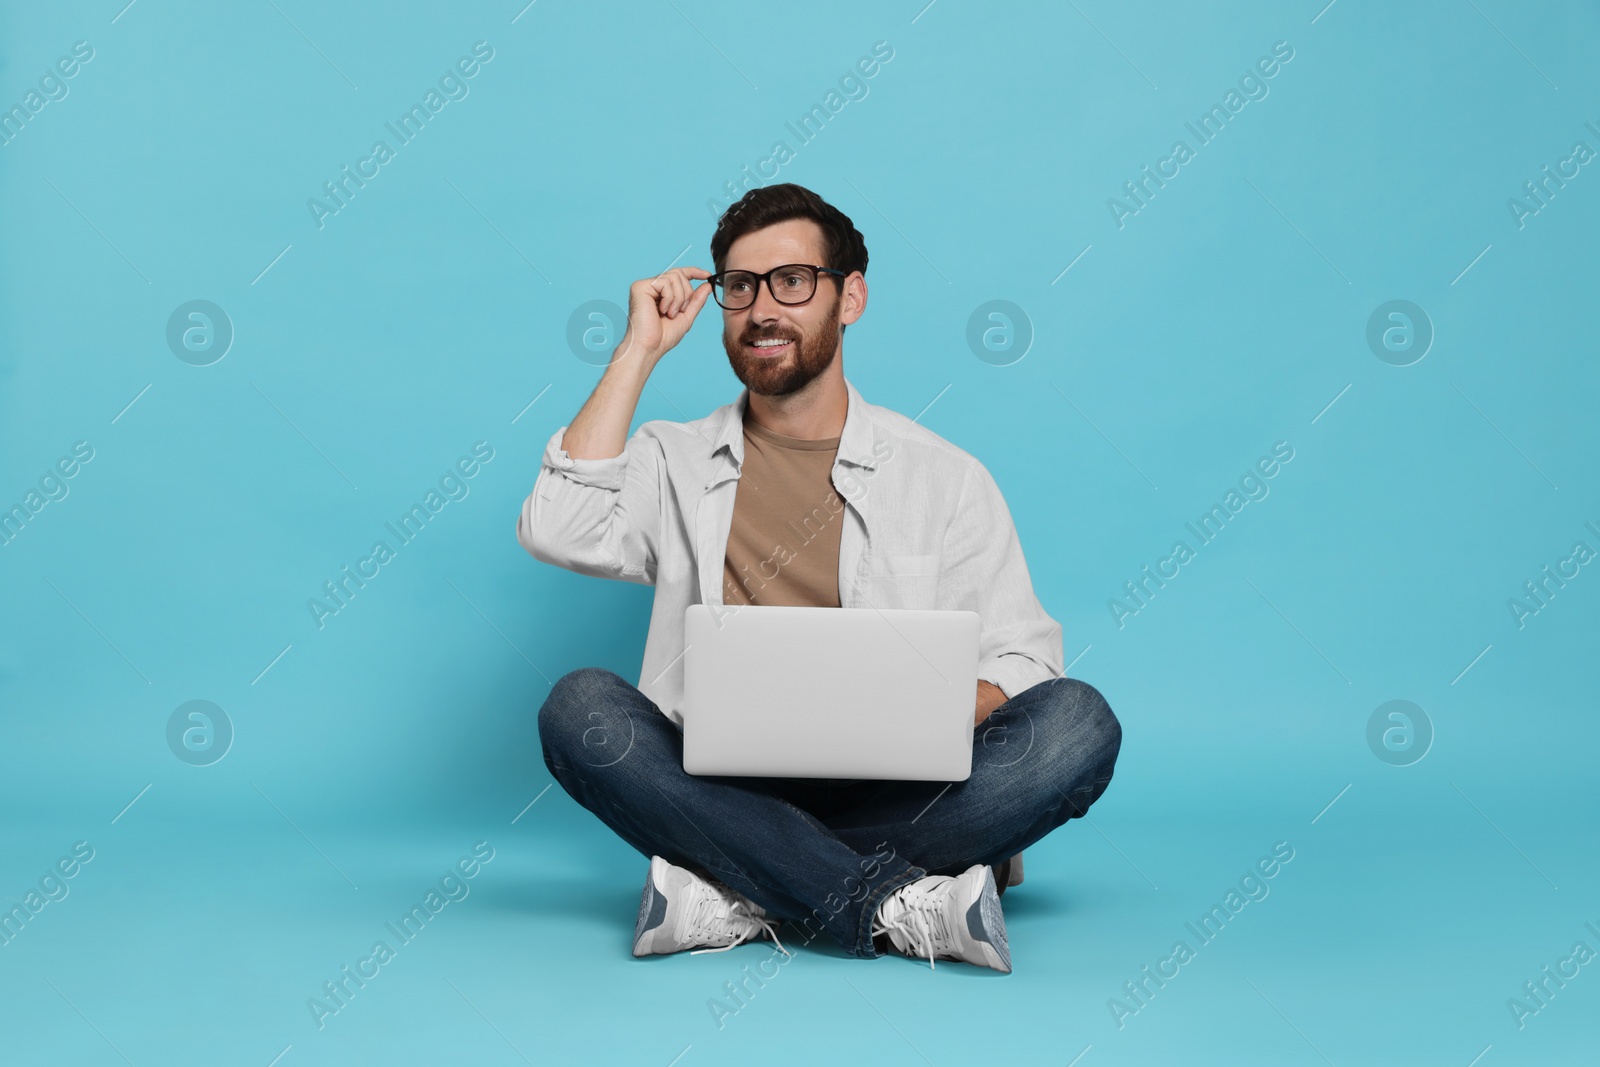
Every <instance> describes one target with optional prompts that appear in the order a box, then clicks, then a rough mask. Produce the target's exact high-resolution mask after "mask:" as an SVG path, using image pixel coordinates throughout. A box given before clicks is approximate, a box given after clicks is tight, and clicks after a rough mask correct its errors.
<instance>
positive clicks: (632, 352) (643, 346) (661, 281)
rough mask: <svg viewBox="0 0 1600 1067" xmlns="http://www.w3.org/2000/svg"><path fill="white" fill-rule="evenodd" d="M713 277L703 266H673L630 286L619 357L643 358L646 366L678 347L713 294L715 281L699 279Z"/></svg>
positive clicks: (653, 365) (620, 358) (654, 363)
mask: <svg viewBox="0 0 1600 1067" xmlns="http://www.w3.org/2000/svg"><path fill="white" fill-rule="evenodd" d="M709 277H711V272H710V271H708V270H704V269H702V268H700V267H672V268H670V269H668V270H664V271H662V272H661V273H660V274H658V275H656V276H655V277H654V278H641V279H640V280H639V281H636V282H634V283H633V285H632V286H630V287H629V288H628V328H627V331H626V332H625V333H624V334H623V335H622V343H621V344H619V345H618V346H617V356H616V361H617V362H621V361H623V360H630V359H635V358H637V359H639V360H642V361H643V366H644V368H645V369H646V370H650V369H653V368H654V367H655V365H656V361H658V360H659V359H660V358H661V357H662V356H664V355H666V354H667V353H668V352H670V351H672V349H674V348H676V347H677V345H678V342H679V341H682V340H683V338H684V335H685V334H687V333H688V332H689V327H691V326H693V325H694V320H695V316H696V315H698V314H699V313H700V309H701V308H703V307H705V304H706V300H707V299H709V298H710V296H711V285H710V283H709V282H707V283H706V284H704V285H701V286H699V287H695V286H694V285H693V281H694V280H695V279H704V278H709Z"/></svg>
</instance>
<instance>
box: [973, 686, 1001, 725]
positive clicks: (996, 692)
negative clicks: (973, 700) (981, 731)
mask: <svg viewBox="0 0 1600 1067" xmlns="http://www.w3.org/2000/svg"><path fill="white" fill-rule="evenodd" d="M1005 702H1006V694H1005V690H1003V689H1001V688H1000V687H999V686H998V685H995V684H994V683H993V682H984V681H980V682H979V683H978V706H977V710H976V712H975V713H974V716H973V723H974V725H976V724H978V723H981V722H983V720H984V719H987V718H988V717H989V713H990V712H992V711H994V709H995V708H998V707H999V706H1000V705H1001V704H1004V703H1005Z"/></svg>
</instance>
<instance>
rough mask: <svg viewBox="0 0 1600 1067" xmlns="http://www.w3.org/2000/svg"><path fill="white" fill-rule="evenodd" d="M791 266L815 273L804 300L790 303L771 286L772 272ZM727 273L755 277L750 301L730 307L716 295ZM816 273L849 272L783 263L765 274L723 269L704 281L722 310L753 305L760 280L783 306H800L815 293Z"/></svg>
mask: <svg viewBox="0 0 1600 1067" xmlns="http://www.w3.org/2000/svg"><path fill="white" fill-rule="evenodd" d="M791 267H805V268H806V269H807V270H811V271H814V272H815V274H813V275H812V278H811V293H810V294H809V295H808V296H807V297H806V298H805V299H804V300H796V301H794V302H793V303H790V302H789V301H787V300H784V299H783V298H782V297H780V296H779V295H778V294H777V291H776V290H774V289H773V288H772V276H773V275H774V274H776V273H778V272H779V271H780V270H789V269H790V268H791ZM729 274H748V275H750V277H752V278H753V279H755V283H754V286H753V288H752V289H751V291H750V303H748V304H745V305H743V306H741V307H736V308H730V307H728V305H727V304H724V303H723V302H722V297H721V296H720V295H718V294H719V293H720V292H721V290H722V288H723V280H724V279H725V278H726V277H727V276H728V275H729ZM817 274H832V275H834V276H836V277H839V278H848V277H849V276H850V275H849V273H848V272H846V271H842V270H835V269H833V268H832V267H819V266H817V265H816V264H815V263H785V264H783V265H782V266H779V267H773V268H772V269H771V270H769V271H767V272H766V273H765V274H757V273H756V272H755V271H753V270H724V271H718V272H717V273H715V274H713V275H712V276H711V277H709V278H707V279H706V281H707V282H709V283H710V284H711V297H712V299H713V300H715V301H716V302H717V306H718V307H720V308H722V309H723V310H724V311H744V310H746V309H748V308H751V307H754V306H755V302H756V298H757V297H759V296H760V295H761V283H762V282H766V283H767V292H769V293H771V294H772V299H774V300H776V301H777V302H778V303H780V304H782V305H783V306H784V307H800V306H801V305H803V304H807V303H809V302H810V301H811V299H812V297H814V296H816V295H817V279H816V275H817ZM841 284H843V283H841Z"/></svg>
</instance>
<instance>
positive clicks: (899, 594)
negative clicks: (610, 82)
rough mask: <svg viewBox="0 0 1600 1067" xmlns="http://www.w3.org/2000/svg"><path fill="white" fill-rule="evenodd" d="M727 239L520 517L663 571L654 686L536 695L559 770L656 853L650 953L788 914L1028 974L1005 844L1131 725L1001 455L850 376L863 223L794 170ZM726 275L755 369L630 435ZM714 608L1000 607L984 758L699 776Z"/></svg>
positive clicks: (849, 936)
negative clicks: (970, 449) (1098, 673)
mask: <svg viewBox="0 0 1600 1067" xmlns="http://www.w3.org/2000/svg"><path fill="white" fill-rule="evenodd" d="M711 258H712V261H713V263H714V264H715V266H716V268H717V273H715V274H712V273H710V272H708V271H706V270H704V269H702V268H699V267H676V268H672V269H670V270H667V271H665V272H663V273H662V274H660V275H657V276H656V277H654V278H646V279H642V280H640V281H637V282H634V283H633V286H632V288H631V289H630V291H629V295H628V326H627V330H626V332H625V334H624V336H623V338H622V341H621V343H620V344H619V345H618V347H617V350H616V353H615V356H614V358H613V360H612V362H611V363H610V364H609V365H608V366H607V367H606V369H605V371H604V373H603V374H602V375H601V378H600V382H599V384H598V385H597V386H596V387H595V390H594V393H593V395H591V396H590V397H589V400H588V402H587V403H585V404H584V406H583V408H582V410H581V411H579V412H578V414H577V417H575V418H574V419H573V420H572V422H571V424H570V425H567V426H563V427H561V428H560V429H558V430H556V432H555V433H554V434H553V435H552V436H551V438H550V440H549V443H548V445H547V447H546V449H545V452H544V456H543V463H542V467H541V470H540V472H539V476H538V479H537V480H536V482H535V483H534V487H533V491H532V493H530V494H529V496H528V499H527V501H526V502H525V503H524V505H523V508H522V513H521V515H520V517H519V519H518V523H517V539H518V541H519V542H520V543H521V544H522V546H523V547H524V548H526V549H527V550H528V552H530V553H531V554H532V555H533V556H534V557H535V558H537V559H540V560H543V561H544V562H547V563H552V564H555V565H557V566H560V567H565V568H567V569H569V570H572V571H576V572H578V573H581V574H588V575H594V576H598V577H604V578H616V579H621V580H623V581H632V582H642V583H646V584H651V585H654V586H655V587H656V593H655V604H654V609H653V611H652V614H651V619H650V632H649V637H648V640H647V642H646V645H645V653H644V664H643V669H642V671H641V674H640V679H641V685H640V686H638V687H635V686H634V685H632V684H630V683H629V682H627V681H625V680H624V679H622V678H621V677H619V676H618V675H616V674H614V673H612V672H610V671H606V670H601V669H598V668H586V669H581V670H576V671H573V672H571V673H570V674H567V675H565V676H564V677H562V678H561V679H559V680H558V681H557V682H556V684H555V686H554V688H553V689H552V690H551V692H550V695H549V697H548V698H547V699H546V701H545V703H544V706H543V708H542V709H541V710H540V712H539V733H540V738H541V742H542V746H543V750H544V759H545V764H546V766H548V767H549V769H550V773H551V774H553V775H554V776H555V778H556V780H557V781H559V782H560V783H561V785H562V787H563V788H565V789H566V790H567V792H568V793H569V794H571V796H572V797H573V799H575V800H577V801H578V802H579V803H580V804H582V805H583V806H584V807H586V808H588V809H589V810H590V811H592V812H594V814H595V815H597V816H598V817H599V818H600V819H601V820H602V821H604V822H605V823H606V825H608V826H609V827H611V829H612V830H614V831H615V832H616V833H617V834H618V835H619V836H620V837H622V839H623V840H625V841H627V842H628V843H629V844H631V845H632V846H633V847H634V848H636V849H638V850H639V851H640V853H642V854H643V855H646V856H649V857H651V859H650V870H649V875H648V878H647V880H646V884H645V888H644V893H643V895H642V897H641V900H640V906H639V917H638V922H637V925H636V927H635V931H634V947H633V953H634V955H635V956H643V955H649V954H653V953H662V952H675V951H679V950H681V949H695V950H697V951H714V950H720V949H725V948H731V947H733V946H734V945H736V944H739V943H741V942H743V941H746V940H750V939H764V938H767V937H771V938H773V939H774V940H776V933H775V930H774V926H773V923H774V921H775V920H779V919H787V920H790V921H793V922H797V923H799V924H800V925H801V926H802V927H803V928H804V930H805V932H806V936H807V940H808V941H809V940H810V939H811V938H812V937H815V936H816V934H817V933H819V932H821V931H826V932H827V933H828V934H829V935H830V937H832V938H833V939H834V940H835V941H837V942H838V943H839V944H840V945H841V946H843V948H844V949H845V951H846V952H848V953H849V954H850V955H852V956H858V957H863V958H873V957H876V956H878V955H881V954H882V953H883V952H884V951H885V950H886V949H888V948H893V949H896V950H898V951H900V952H902V953H905V954H907V955H910V956H920V957H926V958H927V959H928V961H929V964H930V966H932V964H933V961H934V960H935V959H936V958H944V959H958V960H964V961H967V962H969V963H975V964H979V965H983V966H988V967H992V968H994V969H996V970H999V971H1002V972H1009V971H1010V970H1011V960H1010V951H1009V947H1008V945H1007V941H1006V934H1005V921H1004V918H1003V915H1002V913H1001V910H1000V903H999V890H998V888H997V885H996V878H995V869H996V868H998V869H999V870H1000V872H1001V875H1002V877H1001V879H1000V882H1001V883H1002V884H1003V883H1005V882H1007V881H1010V880H1011V879H1010V878H1008V877H1006V875H1007V874H1008V873H1009V867H1008V865H1009V860H1008V857H1012V856H1015V855H1017V854H1018V853H1020V852H1021V851H1022V850H1023V849H1024V848H1025V847H1027V846H1028V845H1031V844H1032V843H1034V842H1035V841H1038V840H1039V839H1040V838H1042V837H1043V836H1044V835H1045V834H1047V833H1049V832H1050V831H1051V830H1053V829H1054V828H1055V827H1057V826H1060V825H1061V824H1062V823H1065V822H1066V821H1067V820H1069V819H1072V818H1076V817H1079V816H1082V815H1083V814H1084V812H1085V811H1087V810H1088V808H1089V805H1091V804H1092V803H1094V801H1095V800H1097V799H1098V798H1099V797H1100V795H1101V794H1102V793H1103V792H1104V791H1105V789H1106V786H1107V785H1108V784H1109V782H1110V780H1111V774H1112V768H1113V765H1114V763H1115V761H1116V757H1117V753H1118V751H1119V749H1120V746H1121V739H1122V729H1121V726H1120V724H1119V723H1118V722H1117V719H1116V717H1115V716H1114V715H1113V714H1112V712H1111V709H1110V708H1109V707H1108V706H1107V704H1106V702H1105V700H1104V699H1103V698H1102V697H1101V695H1100V694H1099V693H1098V692H1097V691H1096V690H1095V689H1094V688H1093V687H1091V686H1089V685H1086V684H1085V683H1083V682H1080V681H1076V680H1073V679H1068V678H1064V677H1062V676H1061V675H1062V667H1061V664H1062V646H1061V627H1060V626H1059V625H1058V624H1057V623H1056V622H1055V621H1054V620H1053V619H1051V618H1050V617H1049V616H1048V615H1046V614H1045V612H1044V609H1043V608H1042V607H1041V606H1040V604H1039V601H1038V599H1037V598H1036V597H1035V596H1034V593H1033V587H1032V584H1031V582H1030V579H1029V576H1028V569H1027V565H1026V563H1025V561H1024V559H1023V555H1022V549H1021V546H1020V544H1019V543H1018V539H1017V534H1016V530H1015V528H1014V526H1013V525H1012V522H1011V517H1010V513H1009V511H1008V510H1007V508H1006V505H1005V501H1004V500H1003V499H1002V497H1001V495H1000V491H999V489H998V488H997V487H996V485H995V483H994V480H993V478H991V477H990V475H989V473H988V471H987V470H985V469H984V467H983V465H982V464H981V463H979V462H978V461H977V460H976V459H974V458H973V457H972V456H971V455H969V454H967V453H966V452H964V451H962V450H961V449H959V448H957V447H955V446H954V445H952V444H950V443H949V442H947V441H945V440H944V439H942V438H940V437H939V436H938V435H937V434H934V433H933V432H931V431H929V430H927V429H925V428H924V427H922V426H920V425H918V424H917V423H915V422H913V421H912V420H911V419H908V418H906V417H905V416H903V415H899V414H897V413H895V412H893V411H889V410H887V409H885V408H881V407H877V406H875V405H872V404H868V403H867V402H866V401H864V400H863V399H862V398H861V396H860V394H859V393H857V391H856V390H855V387H854V386H852V385H851V384H850V383H849V382H848V381H846V379H845V377H844V366H843V359H844V333H845V328H846V327H847V326H848V325H849V324H850V323H853V322H855V321H857V320H858V319H859V318H860V317H861V316H862V314H863V313H864V312H865V311H866V307H867V282H866V269H867V250H866V245H865V242H864V241H863V239H862V236H861V234H860V233H859V232H858V231H857V230H856V228H855V226H854V225H853V224H852V223H851V221H850V219H849V218H848V217H846V216H845V215H844V214H843V213H842V212H840V211H839V210H838V209H837V208H835V207H833V206H831V205H829V204H827V203H826V202H825V201H823V200H822V199H821V198H820V197H818V196H817V195H816V194H815V193H813V192H811V191H810V190H807V189H804V188H802V187H800V186H797V185H791V184H781V185H772V186H766V187H763V188H758V189H753V190H751V191H750V192H748V193H747V194H746V195H745V196H744V197H743V198H742V199H741V200H740V201H739V202H738V203H736V204H734V205H733V206H732V207H730V208H729V209H728V210H727V212H726V213H725V214H724V215H723V216H722V218H721V220H720V221H719V223H718V225H717V230H716V233H715V235H714V236H713V237H712V240H711ZM695 281H701V282H702V284H700V285H698V286H696V285H695V284H694V282H695ZM712 296H715V297H716V298H717V302H718V304H719V305H720V306H721V308H722V342H723V347H724V348H725V349H726V350H727V354H728V361H729V363H731V364H732V367H733V371H734V373H735V374H736V375H737V376H738V377H739V380H740V381H742V382H743V383H744V384H745V390H744V391H743V393H741V395H740V397H739V399H738V400H737V401H735V402H734V403H732V404H729V405H725V406H724V407H721V408H719V409H717V411H715V412H713V413H712V414H711V415H709V416H707V417H706V418H703V419H699V420H696V421H694V422H687V423H677V422H668V421H651V422H646V423H644V424H643V425H642V426H640V427H639V429H638V430H637V431H636V432H635V433H634V434H633V436H632V437H629V436H628V427H629V425H630V424H631V423H632V420H633V415H634V410H635V407H636V406H637V404H638V401H639V396H640V394H641V392H642V391H643V389H644V386H645V382H646V381H647V380H648V378H649V376H650V372H651V371H652V370H653V369H654V368H655V366H656V364H657V363H658V362H659V361H660V360H661V358H662V357H663V356H665V355H666V353H667V352H669V351H671V350H672V349H673V347H675V346H676V345H677V344H678V342H680V341H681V340H682V339H683V337H684V335H685V334H687V333H688V331H689V327H690V326H691V325H692V324H693V323H694V320H695V317H696V316H697V315H698V314H699V312H700V310H701V309H702V308H703V307H704V306H705V304H706V301H707V299H708V298H710V297H712ZM909 355H910V358H911V359H913V360H914V359H916V358H917V354H916V353H910V354H909ZM696 603H706V604H719V605H739V604H750V603H755V604H800V605H809V606H822V607H867V606H872V607H878V608H939V609H952V610H954V609H966V610H973V611H976V612H978V613H979V615H980V620H981V634H980V651H979V667H978V677H979V678H980V679H981V680H980V681H979V682H978V685H977V692H976V693H975V694H974V706H973V720H974V722H975V724H977V725H976V734H975V746H976V751H975V752H974V754H973V768H972V775H971V777H970V778H968V779H967V780H966V781H964V782H958V783H955V784H949V783H944V784H941V783H937V782H905V781H854V780H852V781H835V780H812V779H789V778H783V779H777V778H755V777H719V776H701V777H696V776H693V775H689V774H686V773H685V772H684V771H683V767H682V732H681V731H682V726H681V724H682V703H683V663H682V657H683V652H684V634H683V617H684V610H685V608H686V607H687V606H688V605H690V604H696ZM795 654H796V655H799V656H804V655H805V654H806V651H805V650H804V649H796V650H795ZM816 666H817V669H818V670H819V671H826V670H827V664H826V663H818V664H817V665H816ZM751 699H752V700H759V699H761V694H760V693H759V692H757V693H752V694H751ZM839 743H840V744H849V743H850V739H849V738H848V737H842V738H839ZM782 947H783V946H782V944H781V942H780V943H779V948H782ZM784 951H785V952H787V949H785V950H784Z"/></svg>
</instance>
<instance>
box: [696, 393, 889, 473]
mask: <svg viewBox="0 0 1600 1067" xmlns="http://www.w3.org/2000/svg"><path fill="white" fill-rule="evenodd" d="M844 389H845V394H846V396H847V397H848V401H847V406H846V408H845V413H844V429H843V430H841V431H840V433H839V452H838V455H837V457H836V458H837V459H838V460H839V461H841V462H844V463H852V464H854V465H856V466H858V467H865V468H866V469H867V470H876V469H877V467H878V459H877V454H876V453H875V452H874V451H873V443H874V441H876V440H877V437H876V433H875V427H874V424H873V420H872V414H871V412H869V411H868V407H869V406H870V405H868V404H867V402H866V401H865V400H863V399H862V398H861V394H860V393H859V392H857V391H856V387H855V386H854V385H852V384H850V379H848V378H846V379H845V380H844ZM749 405H750V390H749V388H748V387H747V388H745V389H744V390H742V391H741V392H740V393H739V399H737V400H735V401H734V402H733V403H731V404H728V405H725V406H724V407H723V408H722V410H721V412H720V415H721V424H720V426H718V427H717V431H716V435H715V437H714V438H713V439H712V445H711V458H712V459H713V460H715V459H716V458H717V457H718V456H719V455H720V454H722V453H723V451H724V450H726V451H727V455H728V456H729V457H730V458H731V459H732V461H733V463H734V464H735V465H736V466H739V467H743V466H744V415H745V410H746V409H747V408H748V407H749Z"/></svg>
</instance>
